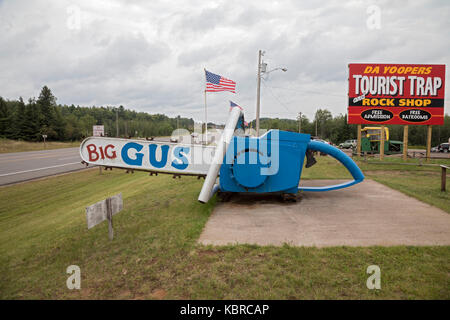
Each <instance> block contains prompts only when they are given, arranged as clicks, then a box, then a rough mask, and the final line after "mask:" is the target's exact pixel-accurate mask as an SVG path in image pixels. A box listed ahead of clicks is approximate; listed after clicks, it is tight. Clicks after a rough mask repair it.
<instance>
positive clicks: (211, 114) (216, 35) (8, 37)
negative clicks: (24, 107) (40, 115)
mask: <svg viewBox="0 0 450 320" xmlns="http://www.w3.org/2000/svg"><path fill="white" fill-rule="evenodd" d="M0 28H1V32H0V96H2V97H4V98H7V99H17V98H18V97H19V96H22V97H24V98H25V99H28V98H29V97H36V96H38V95H39V91H40V89H41V87H42V86H44V85H47V86H49V87H50V88H51V89H52V91H53V93H54V95H55V96H56V97H57V98H58V102H59V103H62V104H72V103H73V104H75V105H77V104H78V105H84V106H92V105H96V106H100V105H103V106H107V105H113V106H118V105H123V106H125V107H126V108H130V109H134V110H138V111H146V112H149V113H165V114H168V115H170V116H176V115H181V116H183V117H192V118H194V119H195V120H198V121H201V120H202V119H203V117H204V94H203V91H204V88H205V76H204V71H203V69H204V68H206V69H207V70H209V71H211V72H214V73H217V74H220V75H223V76H225V77H227V78H229V79H232V80H234V81H236V82H237V93H236V94H232V93H227V92H221V93H210V94H208V95H207V103H208V120H209V121H214V122H224V121H225V120H226V111H227V110H228V106H229V100H233V101H234V102H236V103H238V104H240V105H241V106H242V107H244V110H245V114H246V119H254V117H255V105H256V70H257V58H258V50H259V49H263V50H265V52H266V53H265V56H264V61H265V62H266V63H267V64H268V69H269V70H271V69H274V68H277V67H286V68H287V69H288V71H287V72H281V71H274V72H272V73H270V74H269V75H268V77H267V78H266V79H265V80H264V81H263V84H262V88H261V116H262V117H264V116H269V117H283V118H295V117H296V115H297V113H298V112H303V114H306V115H307V116H308V117H310V118H312V117H313V115H314V112H315V110H316V109H317V108H328V109H329V110H331V111H332V112H333V114H339V113H345V112H346V107H347V106H346V101H347V99H346V96H347V77H348V68H347V65H348V63H352V62H383V63H436V64H437V63H439V64H440V63H443V64H447V66H448V65H449V64H450V41H449V40H450V37H449V34H450V33H449V32H450V31H449V30H450V1H446V0H442V1H407V0H404V1H401V0H399V1H392V0H391V1H376V0H373V1H357V0H354V1H346V2H344V1H342V0H341V1H318V0H314V1H294V0H293V1H273V0H268V1H262V0H258V1H233V0H225V1H196V0H194V1H173V0H172V1H156V0H151V1H146V0H141V1H125V0H111V1H106V0H100V1H93V0H80V1H64V0H62V1H61V0H58V1H56V0H55V1H28V0H27V1H24V0H0ZM446 87H447V89H446V97H447V98H446V100H445V103H446V105H447V104H448V102H449V101H450V100H449V98H450V97H449V94H448V87H449V85H448V84H446ZM447 110H448V107H447V108H446V111H447ZM447 112H448V111H447Z"/></svg>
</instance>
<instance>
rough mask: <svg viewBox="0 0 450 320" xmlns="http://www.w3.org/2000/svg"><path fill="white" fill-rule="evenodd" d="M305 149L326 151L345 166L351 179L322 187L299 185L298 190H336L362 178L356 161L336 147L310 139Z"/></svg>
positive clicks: (355, 182)
mask: <svg viewBox="0 0 450 320" xmlns="http://www.w3.org/2000/svg"><path fill="white" fill-rule="evenodd" d="M306 148H307V150H312V151H319V152H322V153H326V154H328V155H330V156H332V157H333V158H335V159H336V160H339V162H341V163H342V164H343V165H344V167H346V168H347V170H348V171H349V172H350V173H351V175H352V176H353V179H354V180H353V181H348V182H344V183H341V184H335V185H331V186H324V187H299V190H303V191H331V190H338V189H342V188H346V187H350V186H352V185H354V184H357V183H360V182H362V181H363V180H364V174H363V173H362V171H361V169H360V168H359V167H358V166H357V165H356V163H355V162H354V161H353V160H352V158H350V157H349V156H347V155H346V154H345V153H344V152H342V151H341V150H339V149H338V148H336V147H333V146H331V145H329V144H327V143H324V142H319V141H314V140H312V141H310V142H309V143H308V146H307V147H306Z"/></svg>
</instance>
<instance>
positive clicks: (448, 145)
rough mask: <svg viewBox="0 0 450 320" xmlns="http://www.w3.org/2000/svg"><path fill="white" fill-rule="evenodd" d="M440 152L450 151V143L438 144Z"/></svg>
mask: <svg viewBox="0 0 450 320" xmlns="http://www.w3.org/2000/svg"><path fill="white" fill-rule="evenodd" d="M437 148H438V152H449V151H450V150H449V148H450V143H447V142H444V143H441V144H440V145H438V147H437Z"/></svg>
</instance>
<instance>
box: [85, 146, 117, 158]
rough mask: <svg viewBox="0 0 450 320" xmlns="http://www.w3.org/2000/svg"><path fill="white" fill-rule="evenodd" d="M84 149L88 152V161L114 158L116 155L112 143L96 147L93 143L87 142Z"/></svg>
mask: <svg viewBox="0 0 450 320" xmlns="http://www.w3.org/2000/svg"><path fill="white" fill-rule="evenodd" d="M86 149H87V151H88V154H89V161H97V160H99V159H102V160H105V158H108V159H115V158H116V157H117V154H116V151H114V146H113V145H112V144H108V145H107V146H105V147H98V148H97V146H96V145H95V144H88V145H87V146H86Z"/></svg>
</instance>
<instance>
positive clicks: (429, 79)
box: [348, 63, 445, 125]
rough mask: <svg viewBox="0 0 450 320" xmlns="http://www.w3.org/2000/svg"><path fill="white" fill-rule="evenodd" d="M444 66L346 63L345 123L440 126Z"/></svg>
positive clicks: (442, 113)
mask: <svg viewBox="0 0 450 320" xmlns="http://www.w3.org/2000/svg"><path fill="white" fill-rule="evenodd" d="M444 93H445V65H437V64H378V63H351V64H349V86H348V123H349V124H380V125H381V124H402V125H409V124H415V125H443V124H444V99H445V98H444Z"/></svg>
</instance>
